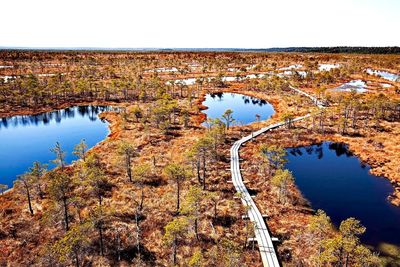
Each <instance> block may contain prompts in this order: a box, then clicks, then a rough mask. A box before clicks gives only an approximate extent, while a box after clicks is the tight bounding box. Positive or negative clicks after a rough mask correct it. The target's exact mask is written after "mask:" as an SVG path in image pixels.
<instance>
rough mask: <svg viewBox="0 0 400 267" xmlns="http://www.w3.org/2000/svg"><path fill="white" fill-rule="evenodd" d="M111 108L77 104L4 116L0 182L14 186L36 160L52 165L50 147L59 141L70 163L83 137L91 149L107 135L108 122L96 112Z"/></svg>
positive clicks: (0, 138)
mask: <svg viewBox="0 0 400 267" xmlns="http://www.w3.org/2000/svg"><path fill="white" fill-rule="evenodd" d="M110 109H111V108H110V107H106V106H76V107H71V108H67V109H62V110H57V111H52V112H47V113H42V114H38V115H31V116H13V117H8V118H1V119H0V183H2V184H6V185H8V186H9V187H12V184H13V181H14V180H15V179H16V177H17V175H20V174H22V173H24V172H25V171H27V170H28V168H29V167H31V166H32V163H33V162H34V161H39V162H41V163H45V164H49V161H50V160H52V159H54V154H53V153H52V152H51V151H50V149H51V148H53V147H54V146H55V144H56V142H60V144H61V147H62V148H63V150H65V151H66V161H67V162H68V163H70V162H72V161H73V160H75V159H76V157H75V156H74V155H73V154H72V151H73V149H74V146H75V145H76V144H78V143H79V142H80V141H81V140H82V139H85V141H86V143H87V145H88V147H89V148H90V147H92V146H94V145H95V144H97V143H98V142H100V141H102V140H103V139H104V138H105V137H106V136H107V134H108V124H107V123H106V122H105V121H102V120H101V119H99V118H98V116H97V115H98V114H99V113H101V112H102V111H106V110H110ZM52 167H54V165H52V164H49V168H52Z"/></svg>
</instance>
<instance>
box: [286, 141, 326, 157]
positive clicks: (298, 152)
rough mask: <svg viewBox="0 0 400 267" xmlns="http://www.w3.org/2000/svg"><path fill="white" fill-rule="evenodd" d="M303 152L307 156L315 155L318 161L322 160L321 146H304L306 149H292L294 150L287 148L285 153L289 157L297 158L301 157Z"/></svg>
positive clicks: (322, 151)
mask: <svg viewBox="0 0 400 267" xmlns="http://www.w3.org/2000/svg"><path fill="white" fill-rule="evenodd" d="M303 150H304V151H305V152H306V153H307V154H308V155H313V154H315V155H316V156H317V157H318V159H322V158H323V156H324V150H323V146H322V144H317V145H312V146H306V147H294V148H289V149H288V150H287V151H288V153H290V154H291V155H293V156H295V157H297V156H302V155H303Z"/></svg>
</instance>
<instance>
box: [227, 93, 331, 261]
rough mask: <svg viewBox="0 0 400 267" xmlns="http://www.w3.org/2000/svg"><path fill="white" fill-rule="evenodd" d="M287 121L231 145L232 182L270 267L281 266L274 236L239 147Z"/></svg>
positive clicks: (311, 97)
mask: <svg viewBox="0 0 400 267" xmlns="http://www.w3.org/2000/svg"><path fill="white" fill-rule="evenodd" d="M290 88H291V89H292V90H294V91H296V92H297V93H300V94H302V95H304V96H306V97H309V98H310V99H311V100H312V101H313V102H314V104H316V105H317V106H318V107H320V108H323V107H324V105H323V104H322V103H321V102H320V101H318V99H317V98H316V97H314V96H311V95H309V94H307V93H305V92H303V91H301V90H299V89H296V88H294V87H292V86H290ZM310 116H311V115H310V114H307V115H305V116H301V117H297V118H295V119H293V122H296V121H299V120H303V119H306V118H308V117H310ZM285 124H286V122H279V123H276V124H273V125H270V126H267V127H264V128H261V129H260V130H258V131H256V132H253V133H252V134H250V135H248V136H245V137H243V138H242V139H240V140H238V141H236V142H235V143H234V144H233V146H232V147H231V173H232V183H233V185H234V186H235V189H236V191H237V192H238V193H239V194H240V198H241V200H242V203H243V205H245V207H247V209H248V211H247V213H248V219H250V221H252V222H253V223H254V233H255V236H256V240H257V243H258V248H259V250H260V254H261V259H262V263H263V265H264V266H268V267H279V266H280V265H279V261H278V257H277V254H276V252H275V248H274V245H273V242H272V237H271V234H270V232H269V230H268V228H267V224H266V219H265V218H263V216H262V214H261V212H260V211H259V209H258V208H257V205H256V203H255V202H254V200H253V199H252V197H251V196H250V194H249V192H248V190H247V188H246V186H245V185H244V183H243V179H242V175H241V173H240V164H239V159H240V158H239V149H240V146H241V145H242V144H244V143H246V142H247V141H249V140H251V139H252V138H255V137H257V136H258V135H260V134H262V133H265V132H267V131H269V130H272V129H275V128H278V127H281V126H283V125H285Z"/></svg>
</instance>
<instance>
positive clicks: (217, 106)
mask: <svg viewBox="0 0 400 267" xmlns="http://www.w3.org/2000/svg"><path fill="white" fill-rule="evenodd" d="M203 105H205V106H207V107H208V109H206V110H203V111H202V112H203V113H205V114H206V115H207V117H208V118H211V119H216V118H219V119H221V116H222V114H224V112H225V111H226V110H227V109H231V110H232V111H233V114H232V115H233V118H234V119H235V122H236V123H237V124H248V123H251V122H254V121H256V120H258V119H260V120H266V119H268V118H270V117H271V116H272V115H273V114H274V113H275V111H274V109H273V107H272V105H271V104H270V103H268V102H267V101H265V100H263V99H259V98H256V97H251V96H246V95H242V94H235V93H221V92H219V93H211V94H207V95H206V100H205V101H204V102H203Z"/></svg>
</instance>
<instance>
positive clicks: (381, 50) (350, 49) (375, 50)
mask: <svg viewBox="0 0 400 267" xmlns="http://www.w3.org/2000/svg"><path fill="white" fill-rule="evenodd" d="M0 50H6V51H32V50H33V51H45V52H67V51H68V52H78V51H79V52H299V53H352V54H400V47H399V46H387V47H362V46H336V47H282V48H281V47H275V48H101V47H99V48H97V47H71V48H68V47H65V48H29V47H19V48H15V47H0Z"/></svg>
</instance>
